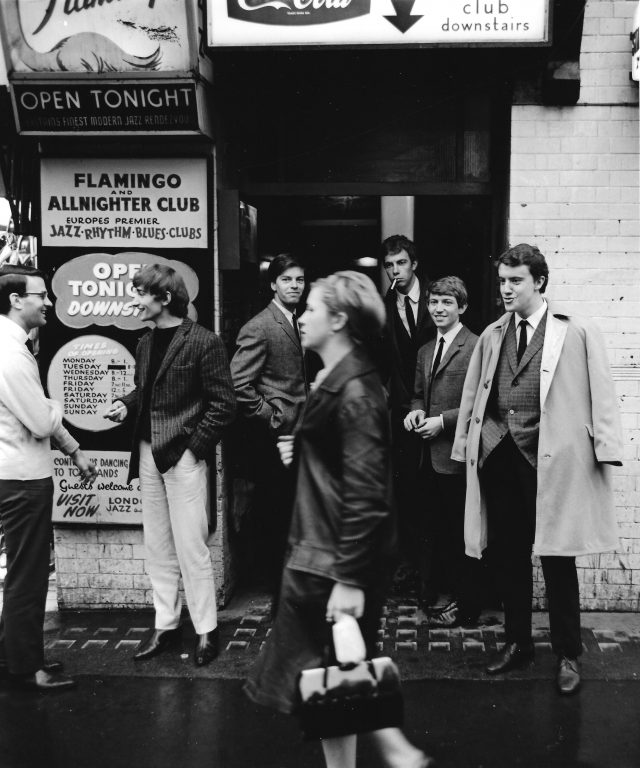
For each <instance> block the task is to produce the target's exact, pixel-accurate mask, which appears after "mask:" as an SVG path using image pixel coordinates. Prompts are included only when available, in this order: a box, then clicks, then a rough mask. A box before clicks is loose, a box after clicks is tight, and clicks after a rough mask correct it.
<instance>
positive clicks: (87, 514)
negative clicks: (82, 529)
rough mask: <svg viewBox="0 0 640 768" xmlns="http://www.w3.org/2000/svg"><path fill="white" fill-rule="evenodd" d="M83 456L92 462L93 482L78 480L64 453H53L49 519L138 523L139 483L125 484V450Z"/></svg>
mask: <svg viewBox="0 0 640 768" xmlns="http://www.w3.org/2000/svg"><path fill="white" fill-rule="evenodd" d="M84 453H85V455H86V456H87V458H88V459H89V460H90V461H93V463H94V464H95V465H96V470H97V472H98V476H97V478H96V479H95V481H94V483H93V485H88V484H87V483H83V482H82V478H81V477H80V475H79V472H78V470H77V468H76V466H75V464H74V463H73V462H72V461H71V459H70V458H69V457H68V456H65V455H64V454H62V453H60V451H54V455H53V481H54V491H53V522H54V523H81V524H82V523H84V524H85V525H106V524H111V525H114V524H118V525H142V500H141V497H140V482H139V481H138V480H134V481H133V482H132V483H127V475H128V473H129V452H128V451H126V452H125V451H92V450H85V451H84Z"/></svg>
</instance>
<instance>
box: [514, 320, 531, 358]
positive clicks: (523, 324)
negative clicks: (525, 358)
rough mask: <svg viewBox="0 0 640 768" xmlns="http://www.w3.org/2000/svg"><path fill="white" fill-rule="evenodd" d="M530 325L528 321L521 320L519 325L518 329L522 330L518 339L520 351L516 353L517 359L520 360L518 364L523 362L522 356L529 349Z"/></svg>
mask: <svg viewBox="0 0 640 768" xmlns="http://www.w3.org/2000/svg"><path fill="white" fill-rule="evenodd" d="M528 325H529V323H528V322H527V321H526V320H521V321H520V322H519V323H518V327H519V328H520V336H519V338H518V349H517V351H516V358H517V360H518V363H520V361H521V360H522V355H524V351H525V349H526V348H527V326H528Z"/></svg>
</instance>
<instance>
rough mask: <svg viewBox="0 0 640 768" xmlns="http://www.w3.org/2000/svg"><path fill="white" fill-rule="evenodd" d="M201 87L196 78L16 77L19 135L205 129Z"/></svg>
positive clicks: (193, 131)
mask: <svg viewBox="0 0 640 768" xmlns="http://www.w3.org/2000/svg"><path fill="white" fill-rule="evenodd" d="M200 90H201V87H200V86H197V85H196V83H195V82H194V81H189V80H171V81H165V80H162V81H157V80H152V81H148V80H147V81H144V82H142V81H134V80H127V81H124V82H123V81H119V82H114V81H111V82H109V81H101V82H91V83H87V82H77V81H74V82H68V81H66V82H65V81H61V80H56V81H55V82H54V81H52V80H47V81H39V82H38V81H33V80H21V81H14V82H13V84H12V86H11V94H12V98H13V108H14V112H15V115H16V126H17V129H18V133H21V134H31V135H50V134H61V135H64V134H76V135H78V134H88V133H89V134H91V133H109V134H132V133H133V134H135V133H163V134H184V133H187V134H188V133H199V132H200V130H201V129H204V126H201V121H200V120H199V119H198V117H199V105H200V101H201V94H200Z"/></svg>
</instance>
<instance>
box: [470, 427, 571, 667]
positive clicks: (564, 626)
mask: <svg viewBox="0 0 640 768" xmlns="http://www.w3.org/2000/svg"><path fill="white" fill-rule="evenodd" d="M480 482H481V484H482V489H483V492H484V495H485V498H486V501H487V513H488V525H489V542H490V546H491V548H492V552H493V555H494V562H495V564H496V568H497V569H498V584H499V588H500V590H501V592H502V595H501V596H502V602H503V605H504V614H505V640H506V642H508V643H513V642H515V643H521V644H523V645H528V644H530V643H531V602H532V599H533V575H532V568H531V549H532V546H533V540H534V536H535V525H536V491H537V483H538V477H537V470H536V469H535V468H534V467H532V466H531V464H529V462H528V461H527V460H526V459H525V457H524V456H523V455H522V453H521V452H520V451H519V450H518V448H517V446H516V444H515V443H514V441H513V439H512V438H511V435H507V437H505V438H504V440H502V442H501V443H500V444H499V445H498V446H497V447H496V448H495V449H494V450H493V451H492V453H491V454H490V455H489V456H488V457H487V459H486V461H485V463H484V466H483V467H482V469H481V471H480ZM541 561H542V572H543V575H544V581H545V586H546V590H547V601H548V606H549V625H550V629H551V644H552V647H553V651H554V652H555V653H556V654H557V655H559V656H568V657H569V658H572V659H575V658H577V657H578V656H579V655H580V654H581V652H582V642H581V639H580V593H579V587H578V575H577V572H576V560H575V557H542V558H541Z"/></svg>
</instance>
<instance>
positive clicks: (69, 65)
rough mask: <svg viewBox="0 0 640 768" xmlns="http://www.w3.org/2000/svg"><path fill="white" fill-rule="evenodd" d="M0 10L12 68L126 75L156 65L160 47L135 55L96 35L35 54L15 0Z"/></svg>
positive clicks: (6, 0)
mask: <svg viewBox="0 0 640 768" xmlns="http://www.w3.org/2000/svg"><path fill="white" fill-rule="evenodd" d="M2 11H3V15H4V22H5V29H6V33H7V36H8V38H9V40H8V43H9V49H10V50H11V56H12V63H13V65H14V66H16V65H17V64H18V63H20V64H22V65H24V66H26V67H27V68H28V69H30V70H31V71H33V72H82V71H84V72H126V71H130V70H157V69H158V68H159V66H160V61H161V58H162V54H161V51H160V46H158V47H157V48H156V50H155V51H153V53H151V54H150V55H149V56H135V55H132V54H129V53H127V52H126V51H124V50H123V49H122V48H121V47H120V46H119V45H118V44H117V43H114V42H113V40H110V39H109V38H108V37H105V36H104V35H100V34H98V33H96V32H82V33H80V34H77V35H72V36H70V37H65V38H64V39H63V40H61V41H60V42H59V43H57V44H56V45H54V46H53V48H52V49H51V50H50V51H44V52H43V53H39V52H38V51H35V50H34V49H33V48H32V47H31V46H30V45H29V44H28V43H27V42H26V39H25V36H24V34H23V32H22V23H21V21H20V13H19V11H18V0H2Z"/></svg>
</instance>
